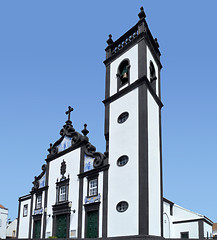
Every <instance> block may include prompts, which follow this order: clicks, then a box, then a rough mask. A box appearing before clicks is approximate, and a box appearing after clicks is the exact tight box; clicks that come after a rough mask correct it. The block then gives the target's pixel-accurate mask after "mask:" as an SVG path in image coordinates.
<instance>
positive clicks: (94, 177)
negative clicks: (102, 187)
mask: <svg viewBox="0 0 217 240" xmlns="http://www.w3.org/2000/svg"><path fill="white" fill-rule="evenodd" d="M98 176H99V173H97V174H94V175H90V176H88V177H87V180H88V183H87V184H88V185H87V197H95V196H97V195H98ZM94 179H96V180H97V193H96V194H95V195H91V196H90V195H89V194H90V191H89V190H90V181H91V180H94Z"/></svg>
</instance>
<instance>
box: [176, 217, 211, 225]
mask: <svg viewBox="0 0 217 240" xmlns="http://www.w3.org/2000/svg"><path fill="white" fill-rule="evenodd" d="M199 221H204V222H205V223H207V224H209V225H210V226H212V223H211V222H209V221H208V220H207V219H205V218H196V219H188V220H182V221H174V222H173V224H180V223H188V222H199Z"/></svg>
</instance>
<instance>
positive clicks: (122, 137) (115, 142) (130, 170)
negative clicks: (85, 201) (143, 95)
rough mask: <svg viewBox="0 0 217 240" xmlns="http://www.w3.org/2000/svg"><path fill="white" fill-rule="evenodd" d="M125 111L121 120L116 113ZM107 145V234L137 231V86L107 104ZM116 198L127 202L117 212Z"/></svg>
mask: <svg viewBox="0 0 217 240" xmlns="http://www.w3.org/2000/svg"><path fill="white" fill-rule="evenodd" d="M125 111H127V112H128V113H129V118H128V119H127V120H126V121H125V122H124V123H122V124H119V123H118V122H117V118H118V116H119V115H120V114H121V113H123V112H125ZM109 144H110V147H109V163H110V168H109V175H108V237H113V236H124V235H137V234H138V186H139V185H138V89H135V90H133V91H131V92H130V93H128V94H127V95H124V96H123V97H121V98H119V99H118V100H116V101H115V102H113V103H111V104H110V142H109ZM122 155H127V156H128V157H129V161H128V163H127V164H126V165H125V166H122V167H119V166H117V160H118V158H119V157H120V156H122ZM120 201H127V202H128V204H129V207H128V209H127V210H126V211H125V212H122V213H120V212H118V211H117V210H116V206H117V204H118V203H119V202H120Z"/></svg>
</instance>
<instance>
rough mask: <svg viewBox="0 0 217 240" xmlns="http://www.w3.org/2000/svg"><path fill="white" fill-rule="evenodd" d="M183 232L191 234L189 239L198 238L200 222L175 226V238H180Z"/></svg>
mask: <svg viewBox="0 0 217 240" xmlns="http://www.w3.org/2000/svg"><path fill="white" fill-rule="evenodd" d="M181 232H189V238H198V237H199V232H198V222H187V223H177V224H173V236H172V237H173V238H180V237H181Z"/></svg>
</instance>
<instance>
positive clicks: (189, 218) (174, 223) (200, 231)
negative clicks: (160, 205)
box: [163, 198, 213, 239]
mask: <svg viewBox="0 0 217 240" xmlns="http://www.w3.org/2000/svg"><path fill="white" fill-rule="evenodd" d="M212 225H213V222H212V221H211V220H210V219H209V218H207V217H206V216H204V215H201V214H198V213H195V212H192V211H190V210H188V209H185V208H183V207H180V206H178V205H176V204H174V203H173V202H171V201H169V200H168V199H166V198H164V213H163V227H164V228H163V232H164V237H165V238H194V239H204V238H212V236H213V235H212Z"/></svg>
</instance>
